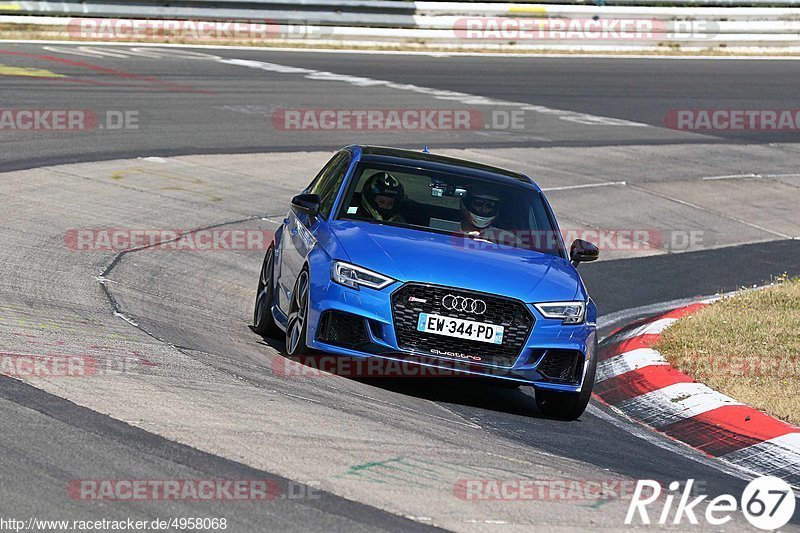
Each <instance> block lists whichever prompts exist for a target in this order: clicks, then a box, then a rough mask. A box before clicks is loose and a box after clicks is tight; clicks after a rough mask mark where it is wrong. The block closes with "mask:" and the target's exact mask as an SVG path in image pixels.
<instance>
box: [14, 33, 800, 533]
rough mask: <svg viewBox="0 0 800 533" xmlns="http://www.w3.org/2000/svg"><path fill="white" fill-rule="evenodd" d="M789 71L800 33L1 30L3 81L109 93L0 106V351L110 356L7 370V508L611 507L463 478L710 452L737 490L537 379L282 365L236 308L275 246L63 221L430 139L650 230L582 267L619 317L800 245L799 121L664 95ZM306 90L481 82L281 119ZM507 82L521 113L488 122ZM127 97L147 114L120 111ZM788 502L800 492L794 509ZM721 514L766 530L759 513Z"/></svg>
mask: <svg viewBox="0 0 800 533" xmlns="http://www.w3.org/2000/svg"><path fill="white" fill-rule="evenodd" d="M799 77H800V62H797V61H767V60H714V61H710V60H669V59H657V60H653V59H601V58H514V57H503V58H488V57H446V56H427V55H399V54H398V55H377V54H349V53H314V52H285V51H264V50H219V49H213V50H212V49H205V50H203V49H197V48H191V49H190V48H165V47H161V48H159V47H156V48H150V47H131V46H113V47H112V46H100V45H96V46H84V47H76V46H74V45H66V44H12V43H7V44H2V45H0V91H2V94H3V97H4V99H3V102H4V103H3V109H16V110H20V109H51V110H52V109H60V110H89V111H90V112H91V113H92V114H93V115H94V116H96V117H98V126H97V127H94V128H89V129H84V130H79V131H59V130H46V129H37V130H24V131H23V130H13V129H7V128H5V129H2V130H0V146H2V148H1V149H0V172H2V173H0V179H2V185H1V186H0V191H1V192H2V193H1V194H0V198H1V200H0V205H2V222H0V228H1V229H0V247H1V248H2V250H3V253H2V258H3V260H2V261H1V262H0V276H2V279H3V281H2V283H0V339H1V340H2V344H1V345H0V352H3V353H7V354H41V355H55V354H70V355H82V356H89V357H91V358H93V360H95V361H97V362H98V364H99V366H100V367H102V368H103V369H106V370H104V371H99V372H97V373H96V374H95V375H92V376H90V377H85V378H79V377H72V378H59V377H31V378H25V379H22V380H17V379H11V378H8V377H3V376H0V406H1V407H2V409H0V419H1V420H2V427H3V429H4V431H2V433H1V434H0V446H2V450H3V452H4V453H3V454H1V455H0V472H2V479H3V481H4V482H3V483H2V484H0V502H2V503H0V516H2V517H16V518H18V519H24V520H26V521H27V520H28V518H29V517H37V518H44V519H70V520H73V519H74V520H80V519H89V518H91V519H97V518H108V519H121V518H129V517H133V518H135V519H141V520H153V519H156V518H162V519H168V518H172V517H190V516H201V517H225V518H226V519H227V520H228V524H229V530H230V531H256V530H267V529H268V530H296V531H329V530H336V531H361V530H365V531H367V530H368V531H374V530H376V529H384V530H392V531H394V530H398V531H399V530H402V531H405V530H412V531H413V530H417V529H420V530H422V529H433V528H437V527H438V528H444V529H449V530H458V531H482V530H486V529H488V528H489V527H491V528H498V529H499V528H501V527H502V528H504V529H506V530H509V531H530V530H545V529H547V530H553V531H555V530H573V529H586V528H590V527H599V528H606V529H609V530H621V529H626V527H625V526H624V524H623V519H624V517H625V513H626V511H627V502H626V501H624V500H619V499H611V500H608V501H606V500H604V501H602V502H596V501H585V500H578V501H563V500H558V499H555V500H553V499H546V500H539V501H478V502H476V501H469V500H465V499H464V498H461V497H459V495H458V491H457V490H456V487H458V486H459V483H462V482H463V481H464V480H468V479H501V478H509V477H514V478H528V479H567V480H583V481H587V480H591V481H598V480H603V481H620V480H631V479H633V480H635V479H645V478H651V479H657V480H662V481H672V480H681V481H685V480H686V479H690V478H691V479H695V480H698V482H699V483H700V484H701V487H702V491H703V493H704V494H708V495H710V496H711V497H714V496H716V495H719V494H724V493H730V494H735V495H738V494H740V493H741V490H742V489H743V488H744V486H745V485H746V484H747V481H748V480H749V479H750V477H751V476H749V474H747V473H744V472H740V471H733V470H731V469H729V468H727V467H725V466H723V465H721V464H719V463H717V462H715V461H713V460H711V459H709V458H706V457H704V456H701V455H700V454H698V453H696V452H694V451H693V450H691V449H689V448H686V447H684V446H682V445H679V444H676V443H674V442H672V441H670V440H668V439H666V438H663V437H661V436H659V435H656V434H653V433H650V432H648V431H647V430H646V429H644V428H642V427H640V426H638V425H636V424H634V423H632V422H630V421H627V420H626V419H624V418H623V417H621V415H619V414H618V413H616V412H614V411H612V410H609V409H607V408H604V407H602V406H599V405H596V404H592V405H591V406H590V409H589V410H588V411H587V412H586V414H584V416H583V417H582V418H581V419H580V420H579V421H576V422H570V423H565V422H560V421H555V420H550V419H546V418H543V417H541V416H539V415H538V413H537V411H536V407H535V401H534V400H533V397H532V393H531V392H529V391H526V390H516V389H499V388H486V387H483V386H482V384H477V383H471V382H470V383H464V382H461V381H458V382H445V383H439V382H437V383H436V384H435V386H432V385H431V381H430V380H428V381H426V380H423V379H420V380H399V379H398V380H394V381H377V380H369V379H367V380H351V379H345V378H341V377H330V376H323V375H309V376H305V375H303V376H293V375H287V374H286V372H285V371H283V370H284V369H285V367H284V366H283V364H284V363H283V360H284V358H283V357H282V355H281V350H282V346H281V343H280V342H276V341H273V340H263V339H261V338H260V337H258V336H256V335H255V334H253V333H252V332H251V331H250V330H249V329H248V327H247V325H248V324H249V321H250V320H251V317H252V300H253V297H254V292H255V283H256V281H257V275H258V271H259V267H260V264H261V259H262V257H263V250H234V251H214V252H207V253H203V252H178V251H167V250H154V249H148V248H143V249H135V250H130V251H122V252H120V250H102V249H100V250H98V249H92V250H81V249H80V248H79V247H78V248H76V246H75V242H74V238H73V240H70V237H69V235H71V232H73V233H74V232H76V231H78V230H81V229H86V228H94V229H97V228H128V229H143V228H170V229H178V228H185V229H197V228H211V227H213V228H220V229H229V230H235V229H245V230H248V231H252V230H263V231H272V230H274V229H275V228H276V223H277V222H278V221H279V220H280V219H282V218H283V216H284V214H285V212H286V206H287V204H288V200H289V199H290V198H291V197H292V196H293V194H295V193H296V192H297V191H298V190H300V189H302V188H303V187H304V186H305V185H306V184H307V182H308V181H309V180H310V179H311V177H313V174H314V173H316V171H317V170H318V169H319V167H320V166H321V165H322V164H323V163H324V162H325V161H326V160H327V158H328V157H329V155H330V153H331V152H332V151H334V150H335V149H337V148H339V147H341V146H343V145H345V144H349V143H351V142H365V143H367V142H368V143H371V144H384V145H395V146H403V147H413V148H421V147H422V145H429V146H430V147H431V149H432V150H433V151H438V152H442V153H447V154H452V155H456V156H461V157H467V158H470V159H476V160H481V161H485V162H487V163H490V164H497V165H500V166H506V167H509V168H513V169H515V170H521V171H524V172H527V173H529V174H530V175H531V176H532V177H534V178H535V179H536V180H537V182H539V183H540V185H541V186H542V187H543V188H545V189H546V190H548V192H547V195H548V198H549V199H550V201H551V202H552V204H553V207H554V210H555V211H556V214H557V216H558V217H559V221H560V223H561V225H562V227H568V228H587V227H588V228H592V229H594V230H603V231H608V232H617V233H619V232H624V231H625V230H626V229H643V230H647V231H648V232H650V233H648V235H650V237H651V238H650V240H649V241H648V243H647V246H646V247H645V248H644V249H630V248H625V247H624V246H620V247H614V246H613V245H612V246H609V249H608V250H604V251H603V252H601V253H602V254H604V259H605V260H602V261H599V262H597V263H596V264H590V265H582V266H581V273H582V275H583V276H584V279H585V281H586V283H587V286H588V288H589V291H590V293H591V295H592V297H593V298H594V299H595V301H596V302H597V304H598V307H599V309H600V314H601V315H602V316H603V318H601V320H600V323H601V326H603V328H602V331H603V332H607V331H608V330H609V328H610V327H612V326H613V325H614V324H613V323H612V322H611V319H613V318H615V317H617V318H618V317H619V313H620V312H623V311H626V310H630V309H634V308H639V307H642V306H650V305H653V304H658V303H661V302H666V301H671V300H679V299H688V298H693V297H698V296H706V295H711V294H714V293H717V292H725V291H731V290H735V289H737V288H740V287H743V286H752V285H758V284H763V283H765V282H768V281H769V280H770V279H771V277H772V276H775V275H779V274H781V273H783V272H788V273H789V274H794V275H797V274H800V240H797V239H798V237H800V211H799V210H798V209H797V207H796V206H797V203H798V200H799V199H800V169H799V168H798V167H800V149H798V145H797V144H795V143H796V142H797V141H798V140H800V137H798V134H797V132H782V133H771V134H768V133H765V132H753V131H725V132H715V133H714V134H709V133H705V132H704V133H698V132H688V131H680V130H675V129H670V128H667V127H665V118H664V117H665V116H666V115H667V114H668V113H669V112H670V111H671V110H677V109H734V108H735V109H782V108H789V109H792V108H793V107H795V106H794V97H795V95H796V87H797V82H798V78H799ZM307 109H312V110H320V109H333V110H342V109H350V110H366V109H426V110H429V109H440V110H441V109H444V110H448V109H449V110H452V109H456V110H459V109H460V110H464V109H467V110H472V111H474V110H478V111H480V113H481V114H482V116H483V123H482V124H481V126H480V127H475V128H470V129H464V130H450V129H443V130H435V131H425V132H420V131H353V130H346V131H341V130H336V131H329V130H326V131H316V130H314V131H309V130H286V129H285V128H283V127H281V123H280V121H277V122H276V120H275V116H276V113H280V112H283V111H285V110H307ZM512 111H513V112H517V113H521V114H518V115H517V116H518V117H520V120H521V122H519V123H518V125H519V127H515V128H506V127H500V126H498V122H497V121H502V119H503V118H504V117H507V116H508V115H509V113H511V112H512ZM125 112H129V115H128V116H129V117H135V119H133V120H132V121H130V120H129V121H128V123H127V126H128V127H117V126H118V124H117V123H115V124H110V123H109V122H107V121H105V122H104V119H105V117H108V116H110V115H109V113H110V114H111V116H113V117H118V116H120V113H122V114H123V116H124V113H125ZM130 112H133V114H130ZM493 121H494V122H493ZM99 125H102V126H103V128H100V127H99ZM491 126H497V127H491ZM709 178H711V179H709ZM687 235H692V236H694V237H696V238H695V239H694V240H690V241H688V242H686V241H685V240H684V238H685V237H686V236H687ZM478 275H487V274H486V273H478ZM641 314H642V312H636V311H633V312H632V313H630V314H629V318H635V317H636V316H639V315H641ZM82 479H160V480H164V479H234V480H235V479H264V480H268V481H269V482H270V483H274V484H275V486H278V487H280V496H279V497H277V498H275V499H274V500H271V501H267V502H262V501H225V500H217V501H210V502H196V501H157V500H156V501H141V500H139V501H106V502H96V501H87V500H83V499H80V498H76V497H75V495H74V493H72V492H70V491H69V490H68V487H70V482H74V480H82ZM798 525H800V517H798V514H797V513H796V514H795V520H794V521H793V522H792V524H791V525H790V526H787V530H792V529H793V528H794V529H800V528H798V527H797V526H798ZM698 528H699V530H703V528H702V527H701V526H698ZM676 529H681V530H683V529H687V526H686V525H682V526H680V527H677V526H676ZM726 529H727V530H730V531H739V530H741V531H746V530H749V529H748V524H747V523H746V522H745V521H744V519H743V518H742V517H740V516H736V517H735V518H734V521H733V522H732V523H730V524H728V525H727V526H726Z"/></svg>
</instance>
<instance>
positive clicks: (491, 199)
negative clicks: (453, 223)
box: [461, 188, 500, 229]
mask: <svg viewBox="0 0 800 533" xmlns="http://www.w3.org/2000/svg"><path fill="white" fill-rule="evenodd" d="M476 203H482V204H483V205H484V206H485V208H484V211H481V212H480V213H479V212H477V211H476V207H475V204H476ZM461 212H462V213H463V215H464V218H465V219H466V220H467V222H469V223H470V224H472V226H474V227H476V228H478V229H483V228H485V227H487V226H488V225H489V224H491V223H492V222H494V219H495V218H497V215H498V214H500V197H499V196H497V195H496V194H494V193H492V192H490V191H488V190H485V189H482V188H470V189H467V193H466V194H465V195H464V196H462V197H461Z"/></svg>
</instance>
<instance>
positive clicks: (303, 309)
mask: <svg viewBox="0 0 800 533" xmlns="http://www.w3.org/2000/svg"><path fill="white" fill-rule="evenodd" d="M310 281H311V279H310V276H309V275H308V267H305V268H303V270H302V271H301V272H300V275H299V276H297V281H296V282H295V284H294V291H292V303H291V305H290V306H289V322H288V325H287V326H286V353H287V355H289V356H292V357H293V356H299V355H309V354H310V352H311V350H309V348H308V345H307V344H306V333H307V332H308V298H309V292H310V286H311V283H310Z"/></svg>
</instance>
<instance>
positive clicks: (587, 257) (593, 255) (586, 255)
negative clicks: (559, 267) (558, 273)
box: [569, 239, 600, 266]
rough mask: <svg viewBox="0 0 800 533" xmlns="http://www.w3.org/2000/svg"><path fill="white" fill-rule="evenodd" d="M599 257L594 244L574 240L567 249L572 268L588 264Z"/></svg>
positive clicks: (598, 251)
mask: <svg viewBox="0 0 800 533" xmlns="http://www.w3.org/2000/svg"><path fill="white" fill-rule="evenodd" d="M598 257H600V250H599V249H598V248H597V246H595V245H594V244H592V243H590V242H589V241H584V240H583V239H575V240H574V241H573V243H572V246H570V248H569V260H570V261H571V262H572V265H573V266H578V264H579V263H588V262H589V261H594V260H596V259H597V258H598Z"/></svg>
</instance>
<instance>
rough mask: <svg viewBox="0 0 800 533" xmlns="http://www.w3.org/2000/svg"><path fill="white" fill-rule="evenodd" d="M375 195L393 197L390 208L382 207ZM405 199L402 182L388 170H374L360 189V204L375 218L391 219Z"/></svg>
mask: <svg viewBox="0 0 800 533" xmlns="http://www.w3.org/2000/svg"><path fill="white" fill-rule="evenodd" d="M376 196H388V197H389V198H393V199H394V206H392V208H391V209H383V208H381V207H380V206H379V205H378V204H377V203H376V202H375V197H376ZM405 199H406V192H405V189H403V184H402V183H400V182H399V181H398V180H397V178H395V177H394V176H392V175H391V174H389V173H388V172H376V173H375V174H373V175H372V176H370V177H369V178H368V179H367V181H366V182H365V183H364V188H363V189H362V191H361V205H362V206H363V207H364V209H366V210H367V212H368V213H369V214H370V215H372V216H373V217H375V218H376V219H377V220H391V219H392V218H394V217H395V216H397V214H398V213H399V212H400V206H401V204H402V203H403V200H405Z"/></svg>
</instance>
